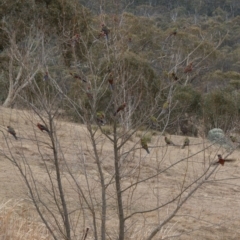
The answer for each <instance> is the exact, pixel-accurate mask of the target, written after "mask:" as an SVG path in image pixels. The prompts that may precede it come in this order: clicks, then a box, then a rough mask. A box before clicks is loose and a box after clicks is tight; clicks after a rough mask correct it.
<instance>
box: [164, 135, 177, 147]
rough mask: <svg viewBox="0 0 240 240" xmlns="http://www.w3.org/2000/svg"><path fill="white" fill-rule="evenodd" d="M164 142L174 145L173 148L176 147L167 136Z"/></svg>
mask: <svg viewBox="0 0 240 240" xmlns="http://www.w3.org/2000/svg"><path fill="white" fill-rule="evenodd" d="M164 140H165V142H166V144H167V145H173V146H175V144H174V143H173V142H172V141H171V140H170V139H169V138H168V137H166V136H165V138H164Z"/></svg>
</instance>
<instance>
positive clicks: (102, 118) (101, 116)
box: [97, 112, 105, 125]
mask: <svg viewBox="0 0 240 240" xmlns="http://www.w3.org/2000/svg"><path fill="white" fill-rule="evenodd" d="M97 122H98V123H100V124H102V125H104V124H105V114H104V113H103V112H97Z"/></svg>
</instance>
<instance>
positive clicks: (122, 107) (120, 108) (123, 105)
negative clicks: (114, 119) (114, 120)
mask: <svg viewBox="0 0 240 240" xmlns="http://www.w3.org/2000/svg"><path fill="white" fill-rule="evenodd" d="M125 107H126V103H123V104H122V105H121V106H119V107H118V109H117V111H116V112H115V113H114V114H113V116H116V115H117V113H118V112H120V111H123V110H124V108H125Z"/></svg>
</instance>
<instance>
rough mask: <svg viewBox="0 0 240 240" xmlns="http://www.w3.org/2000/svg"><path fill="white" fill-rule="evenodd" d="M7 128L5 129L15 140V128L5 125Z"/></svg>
mask: <svg viewBox="0 0 240 240" xmlns="http://www.w3.org/2000/svg"><path fill="white" fill-rule="evenodd" d="M7 129H8V130H7V131H8V132H9V133H10V134H12V135H13V136H14V138H15V139H16V140H17V134H16V132H15V130H14V129H13V128H12V127H10V126H7Z"/></svg>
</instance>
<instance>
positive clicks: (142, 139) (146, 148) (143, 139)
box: [141, 138, 150, 154]
mask: <svg viewBox="0 0 240 240" xmlns="http://www.w3.org/2000/svg"><path fill="white" fill-rule="evenodd" d="M141 145H142V148H143V149H145V150H146V151H147V153H148V154H149V153H150V152H149V150H148V145H147V140H146V139H145V138H141Z"/></svg>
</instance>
